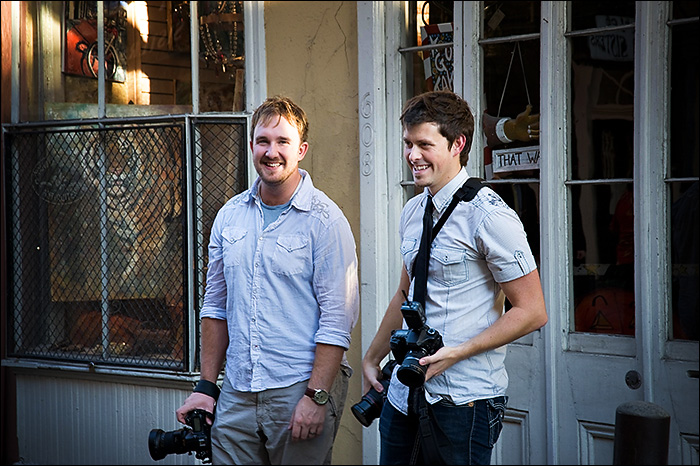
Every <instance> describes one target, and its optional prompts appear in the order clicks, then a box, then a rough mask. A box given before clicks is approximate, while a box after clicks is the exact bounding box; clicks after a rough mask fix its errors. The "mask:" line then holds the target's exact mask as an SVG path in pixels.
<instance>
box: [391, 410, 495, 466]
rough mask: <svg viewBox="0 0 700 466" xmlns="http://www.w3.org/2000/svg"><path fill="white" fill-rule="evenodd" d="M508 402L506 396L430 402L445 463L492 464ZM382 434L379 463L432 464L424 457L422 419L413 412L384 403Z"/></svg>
mask: <svg viewBox="0 0 700 466" xmlns="http://www.w3.org/2000/svg"><path fill="white" fill-rule="evenodd" d="M507 401H508V398H507V397H505V396H498V397H495V398H488V399H484V400H477V401H475V402H473V403H468V404H466V405H461V406H457V405H454V404H452V403H449V402H446V401H440V402H438V403H436V404H434V405H431V406H430V407H429V411H428V412H429V415H430V421H431V425H432V430H433V433H434V435H435V438H436V440H437V445H438V451H439V452H440V454H441V456H442V458H443V460H444V464H487V465H488V464H491V451H492V450H493V446H494V445H495V444H496V441H497V440H498V437H499V435H500V434H501V429H502V428H503V415H504V413H505V409H506V403H507ZM379 433H380V436H381V453H380V457H379V464H432V462H431V461H430V459H429V458H423V449H422V448H421V446H420V442H418V440H419V439H420V437H421V432H420V429H419V420H418V416H417V415H416V414H414V413H413V412H409V414H408V416H407V415H404V414H403V413H401V412H400V411H398V410H397V409H396V408H394V407H393V406H392V405H391V403H389V402H388V401H387V402H385V403H384V406H383V408H382V413H381V416H380V418H379Z"/></svg>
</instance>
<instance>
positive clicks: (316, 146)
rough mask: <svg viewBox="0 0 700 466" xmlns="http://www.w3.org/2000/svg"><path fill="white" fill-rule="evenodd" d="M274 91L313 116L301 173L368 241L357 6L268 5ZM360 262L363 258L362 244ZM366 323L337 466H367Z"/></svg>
mask: <svg viewBox="0 0 700 466" xmlns="http://www.w3.org/2000/svg"><path fill="white" fill-rule="evenodd" d="M265 48H266V55H267V91H268V94H269V95H276V94H281V95H287V96H289V97H290V98H292V99H293V100H294V101H295V102H297V103H298V104H299V105H301V106H302V107H303V108H304V110H305V111H306V112H307V115H308V118H309V123H310V130H309V153H308V154H307V156H306V158H305V159H304V160H303V161H302V163H301V166H302V168H304V169H305V170H308V171H309V173H310V174H311V177H312V179H313V181H314V185H316V186H317V187H318V188H319V189H321V190H323V191H324V192H325V193H326V194H328V195H329V196H330V197H331V199H333V200H334V201H335V202H336V203H337V204H338V205H339V206H340V208H341V209H342V210H343V212H344V213H345V215H346V217H347V218H348V221H349V222H350V226H351V227H352V230H353V233H354V235H355V241H356V243H357V241H358V240H359V237H360V207H359V204H360V196H359V191H358V186H359V176H360V175H359V161H358V153H359V150H358V115H357V105H358V103H357V92H358V91H357V8H356V3H355V2H287V1H281V2H265ZM357 247H358V257H359V243H357ZM361 357H362V354H361V344H360V324H359V323H358V324H357V326H356V327H355V331H354V332H353V340H352V344H351V347H350V350H349V352H348V359H349V361H350V364H351V365H352V367H353V369H354V371H355V372H354V375H353V377H352V378H351V379H350V391H349V395H348V399H347V402H346V406H345V412H344V414H343V419H342V423H341V427H340V431H339V433H338V438H337V439H336V442H335V446H334V450H333V464H362V425H361V424H360V423H359V422H357V420H356V419H355V417H354V416H353V415H352V413H351V412H350V406H352V405H353V404H354V403H356V402H358V401H359V400H360V398H361V396H362V394H361V390H362V384H361V380H362V376H361V367H360V360H361Z"/></svg>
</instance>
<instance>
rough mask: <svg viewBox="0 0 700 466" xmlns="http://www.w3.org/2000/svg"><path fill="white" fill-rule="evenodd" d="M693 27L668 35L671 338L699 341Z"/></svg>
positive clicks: (677, 9) (694, 10)
mask: <svg viewBox="0 0 700 466" xmlns="http://www.w3.org/2000/svg"><path fill="white" fill-rule="evenodd" d="M673 7H674V9H673V17H674V19H681V18H688V17H697V16H698V9H699V8H698V3H697V2H673ZM697 41H698V22H697V21H695V22H693V23H690V24H682V25H675V26H673V29H672V35H671V157H670V159H671V167H670V171H671V177H672V178H684V179H689V181H672V182H671V183H670V184H669V185H670V190H671V205H670V219H671V230H670V231H671V233H670V235H669V236H670V243H671V248H670V249H671V264H672V267H671V271H672V275H671V277H672V280H671V293H672V301H671V303H672V309H673V312H672V319H673V321H672V325H671V328H672V330H673V332H672V335H673V338H674V339H684V340H696V341H697V340H698V326H699V324H698V315H700V306H699V305H698V282H699V280H698V278H699V277H698V252H699V249H700V248H699V246H698V238H699V237H700V230H699V229H698V181H697V179H698V160H699V159H700V155H699V150H698V133H699V132H698V112H697V109H698V106H699V102H698V60H699V59H700V56H699V53H698V48H697V47H696V46H695V45H694V44H696V43H697Z"/></svg>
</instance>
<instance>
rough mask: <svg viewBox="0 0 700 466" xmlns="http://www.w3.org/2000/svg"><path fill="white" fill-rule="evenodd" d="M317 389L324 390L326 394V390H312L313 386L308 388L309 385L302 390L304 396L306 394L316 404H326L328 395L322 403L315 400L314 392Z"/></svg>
mask: <svg viewBox="0 0 700 466" xmlns="http://www.w3.org/2000/svg"><path fill="white" fill-rule="evenodd" d="M317 391H322V392H325V393H326V395H328V392H326V391H325V390H323V389H318V390H314V389H313V388H309V387H306V390H305V391H304V395H306V396H308V397H309V398H311V399H312V400H313V401H314V403H316V404H318V405H324V404H326V403H327V402H328V396H327V397H326V401H325V402H324V403H319V402H318V401H317V400H316V392H317Z"/></svg>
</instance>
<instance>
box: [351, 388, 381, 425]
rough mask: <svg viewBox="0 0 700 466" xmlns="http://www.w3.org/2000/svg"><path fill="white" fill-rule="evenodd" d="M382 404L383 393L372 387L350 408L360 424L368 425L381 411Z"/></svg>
mask: <svg viewBox="0 0 700 466" xmlns="http://www.w3.org/2000/svg"><path fill="white" fill-rule="evenodd" d="M383 404H384V399H383V395H382V394H381V393H379V392H378V391H377V390H375V389H374V388H371V389H370V390H369V391H368V392H367V394H366V395H365V396H363V397H362V399H361V400H360V401H359V402H358V403H357V404H355V405H353V407H352V408H351V410H352V414H354V415H355V418H357V420H358V421H360V424H362V425H363V426H365V427H369V426H370V424H372V421H374V420H375V419H376V418H377V417H378V416H379V414H380V413H381V412H382V405H383Z"/></svg>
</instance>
